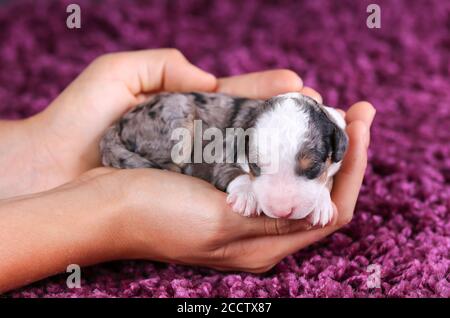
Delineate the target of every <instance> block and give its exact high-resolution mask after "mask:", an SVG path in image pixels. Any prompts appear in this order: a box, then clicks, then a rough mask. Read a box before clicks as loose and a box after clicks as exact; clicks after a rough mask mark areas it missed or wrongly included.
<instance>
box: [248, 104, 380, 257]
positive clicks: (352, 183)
mask: <svg viewBox="0 0 450 318" xmlns="http://www.w3.org/2000/svg"><path fill="white" fill-rule="evenodd" d="M374 115H375V110H374V109H373V107H372V106H371V105H370V104H369V103H367V102H361V103H356V104H355V105H353V106H352V107H351V108H350V110H349V113H348V114H347V121H348V126H347V134H348V136H349V148H348V150H347V153H346V156H345V158H344V160H343V164H342V167H341V169H340V170H339V172H338V174H337V175H336V177H335V178H334V185H333V191H332V193H331V197H332V201H333V203H334V204H335V206H336V209H337V211H338V212H337V217H336V218H334V219H333V221H332V222H331V224H329V225H327V226H325V227H324V228H317V229H311V230H310V231H296V232H295V231H292V232H290V233H287V234H284V235H277V236H275V235H272V236H261V237H255V238H251V239H247V240H246V241H244V242H242V243H241V245H240V248H242V249H245V250H254V251H253V252H252V256H253V257H255V258H260V259H263V258H264V257H263V256H264V255H265V254H266V251H267V250H268V249H270V250H271V251H275V252H274V253H273V254H274V255H273V256H272V258H273V259H272V261H273V262H276V261H279V260H281V259H282V258H283V257H285V256H286V255H289V254H292V253H294V252H296V251H298V250H300V249H302V248H304V247H306V246H308V245H310V244H312V243H314V242H316V241H318V240H320V239H322V238H324V237H325V236H327V235H329V234H330V233H332V232H334V231H336V230H338V229H339V228H340V227H341V226H343V225H345V224H347V223H348V222H350V220H351V219H352V216H353V211H354V208H355V205H356V201H357V198H358V194H359V190H360V187H361V184H362V181H363V177H364V172H365V169H366V165H367V146H368V138H369V129H370V125H371V123H372V120H373V118H374Z"/></svg>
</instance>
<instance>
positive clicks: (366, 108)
mask: <svg viewBox="0 0 450 318" xmlns="http://www.w3.org/2000/svg"><path fill="white" fill-rule="evenodd" d="M375 113H376V110H375V108H374V107H373V106H372V104H370V103H369V102H365V101H362V102H357V103H355V104H353V105H352V106H351V107H350V108H349V109H348V110H347V113H346V121H347V123H351V122H352V121H355V120H360V121H362V122H364V124H366V126H367V127H370V126H371V125H372V121H373V118H374V117H375Z"/></svg>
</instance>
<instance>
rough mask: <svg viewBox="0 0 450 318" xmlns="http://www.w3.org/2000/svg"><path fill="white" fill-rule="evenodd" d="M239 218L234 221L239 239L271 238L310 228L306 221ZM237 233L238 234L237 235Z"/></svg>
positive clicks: (264, 217) (265, 217)
mask: <svg viewBox="0 0 450 318" xmlns="http://www.w3.org/2000/svg"><path fill="white" fill-rule="evenodd" d="M236 216H238V217H239V220H236V221H237V222H239V223H236V227H235V228H237V229H239V231H236V233H237V234H238V235H239V237H241V238H242V237H256V236H267V235H269V236H272V235H275V236H277V235H285V234H288V233H293V232H298V231H306V230H308V229H310V228H311V223H310V222H309V221H308V220H305V219H303V220H288V219H274V218H269V217H267V216H260V217H256V218H248V217H241V216H239V215H236ZM238 232H239V233H238Z"/></svg>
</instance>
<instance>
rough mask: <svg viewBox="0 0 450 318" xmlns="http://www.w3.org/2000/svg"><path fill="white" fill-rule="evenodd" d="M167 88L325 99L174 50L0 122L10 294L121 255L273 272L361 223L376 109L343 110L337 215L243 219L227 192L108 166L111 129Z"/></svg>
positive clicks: (126, 59) (288, 78) (293, 78)
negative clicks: (103, 152) (103, 146)
mask: <svg viewBox="0 0 450 318" xmlns="http://www.w3.org/2000/svg"><path fill="white" fill-rule="evenodd" d="M157 91H211V92H212V91H219V92H225V93H229V94H234V95H241V96H247V97H253V98H268V97H270V96H273V95H277V94H281V93H285V92H292V91H300V92H303V93H304V94H307V95H309V96H311V97H313V98H316V99H317V100H321V97H320V95H319V94H318V93H317V92H316V91H314V90H313V89H311V88H307V87H303V84H302V81H301V79H300V78H299V77H298V76H297V75H296V74H295V73H294V72H292V71H289V70H273V71H267V72H259V73H251V74H246V75H240V76H235V77H228V78H221V79H216V78H215V77H214V76H213V75H211V74H208V73H206V72H204V71H202V70H200V69H198V68H197V67H195V66H193V65H192V64H190V63H189V62H188V61H187V60H186V59H185V58H184V56H183V55H182V54H181V53H180V52H178V51H176V50H173V49H159V50H147V51H139V52H127V53H116V54H109V55H106V56H103V57H100V58H98V59H97V60H95V61H94V62H93V63H91V65H89V66H88V67H87V68H86V69H85V70H84V72H83V73H82V74H80V76H79V77H78V78H77V79H75V80H74V82H72V83H71V84H70V85H69V86H68V87H67V88H66V89H65V90H64V91H63V92H62V93H61V95H59V96H58V97H57V98H56V99H55V100H54V101H53V102H52V103H51V104H50V105H49V107H48V108H47V109H46V110H45V111H43V112H41V113H40V114H38V115H36V116H33V117H31V118H28V119H26V120H22V121H0V175H1V178H0V242H1V243H0V293H2V292H5V291H8V290H11V289H14V288H17V287H20V286H23V285H26V284H29V283H31V282H34V281H36V280H39V279H42V278H45V277H48V276H50V275H53V274H56V273H60V272H63V271H65V269H66V267H67V266H68V265H69V264H79V265H80V266H87V265H92V264H96V263H101V262H105V261H109V260H117V259H148V260H158V261H163V262H174V263H180V264H191V265H200V266H206V267H211V268H214V269H218V270H240V271H248V272H255V273H259V272H265V271H267V270H269V269H271V268H272V267H273V266H275V265H276V264H277V263H278V262H279V261H280V260H281V259H282V258H284V257H285V256H287V255H289V254H291V253H294V252H296V251H298V250H300V249H302V248H304V247H305V246H308V245H310V244H312V243H314V242H316V241H318V240H320V239H322V238H323V237H325V236H327V235H329V234H331V233H333V232H334V231H336V230H338V229H339V228H340V227H342V226H343V225H345V224H347V223H348V222H349V221H350V220H351V219H352V215H353V211H354V208H355V204H356V200H357V197H358V193H359V189H360V186H361V183H362V180H363V176H364V171H365V168H366V164H367V147H368V145H369V140H370V134H369V129H370V126H371V123H372V120H373V118H374V115H375V110H374V108H373V107H372V106H371V105H370V104H369V103H367V102H358V103H356V104H354V105H353V106H352V107H350V109H349V110H348V111H347V113H346V114H343V115H345V118H346V121H347V125H348V126H347V133H348V135H349V138H350V143H349V149H348V152H347V154H346V157H345V158H344V162H343V166H342V168H341V170H340V172H339V173H338V175H337V176H336V178H335V183H334V188H333V191H332V199H333V202H334V204H335V209H336V211H337V213H336V217H335V219H333V221H332V223H331V224H329V225H327V226H325V227H324V228H312V229H310V228H309V227H310V226H309V224H308V222H307V221H304V220H284V219H270V218H267V217H258V218H246V217H243V216H240V215H238V214H236V213H233V212H232V211H231V209H230V207H229V206H228V205H227V204H226V201H225V198H226V194H225V193H223V192H220V191H218V190H217V189H215V188H214V187H213V186H212V185H210V184H208V183H206V182H204V181H202V180H200V179H196V178H193V177H188V176H184V175H181V174H176V173H171V172H167V171H160V170H155V169H136V170H116V169H112V168H104V167H100V160H99V157H100V156H99V151H98V142H99V139H100V137H101V135H102V133H103V132H104V130H105V129H106V128H107V127H108V126H109V125H110V124H112V123H113V122H114V121H115V120H116V119H117V118H118V117H120V116H121V115H122V114H123V113H124V112H125V111H127V110H128V109H129V108H130V107H132V106H134V105H136V104H137V103H139V102H140V101H143V100H144V99H145V97H146V95H147V94H149V93H153V92H157Z"/></svg>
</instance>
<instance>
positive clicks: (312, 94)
mask: <svg viewBox="0 0 450 318" xmlns="http://www.w3.org/2000/svg"><path fill="white" fill-rule="evenodd" d="M300 93H302V94H303V95H306V96H309V97H311V98H312V99H314V100H316V102H318V103H319V104H322V103H323V99H322V96H321V95H320V94H319V93H318V92H317V91H316V90H314V89H312V88H311V87H308V86H305V87H303V88H302V89H301V90H300Z"/></svg>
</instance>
